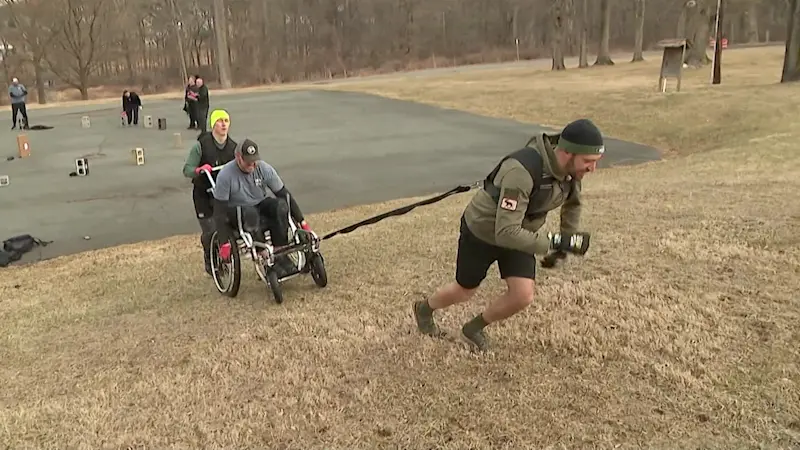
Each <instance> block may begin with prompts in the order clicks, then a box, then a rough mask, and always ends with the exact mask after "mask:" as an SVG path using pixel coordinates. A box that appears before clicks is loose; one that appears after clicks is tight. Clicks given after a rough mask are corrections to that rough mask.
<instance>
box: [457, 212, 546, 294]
mask: <svg viewBox="0 0 800 450" xmlns="http://www.w3.org/2000/svg"><path fill="white" fill-rule="evenodd" d="M495 261H497V265H498V267H499V268H500V278H502V279H506V278H508V277H521V278H530V279H532V280H535V279H536V259H535V258H534V256H533V255H530V254H527V253H523V252H521V251H519V250H512V249H509V248H503V247H498V246H496V245H492V244H489V243H488V242H485V241H482V240H480V239H478V238H477V237H475V235H474V234H472V233H471V232H470V231H469V228H467V224H466V222H465V221H464V218H463V217H462V218H461V234H460V236H459V238H458V256H457V257H456V282H457V283H458V284H459V285H460V286H461V287H463V288H465V289H474V288H476V287H478V286H479V285H480V284H481V282H482V281H483V280H484V278H486V272H487V271H488V270H489V267H490V266H491V265H492V264H493V263H494V262H495Z"/></svg>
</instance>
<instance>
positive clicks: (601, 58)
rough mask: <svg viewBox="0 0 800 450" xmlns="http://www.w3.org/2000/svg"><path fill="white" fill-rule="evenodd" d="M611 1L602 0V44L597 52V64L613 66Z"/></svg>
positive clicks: (595, 63)
mask: <svg viewBox="0 0 800 450" xmlns="http://www.w3.org/2000/svg"><path fill="white" fill-rule="evenodd" d="M611 1H612V0H600V45H599V49H598V52H597V59H596V60H595V62H594V65H595V66H613V65H614V61H612V60H611V51H610V50H609V40H610V38H611Z"/></svg>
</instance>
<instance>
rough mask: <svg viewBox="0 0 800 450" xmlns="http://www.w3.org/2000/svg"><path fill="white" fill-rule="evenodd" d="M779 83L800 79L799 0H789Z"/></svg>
mask: <svg viewBox="0 0 800 450" xmlns="http://www.w3.org/2000/svg"><path fill="white" fill-rule="evenodd" d="M787 22H788V24H787V33H786V53H785V54H784V57H783V73H782V75H781V83H788V82H791V81H798V80H800V1H798V0H791V2H790V3H789V15H788V18H787Z"/></svg>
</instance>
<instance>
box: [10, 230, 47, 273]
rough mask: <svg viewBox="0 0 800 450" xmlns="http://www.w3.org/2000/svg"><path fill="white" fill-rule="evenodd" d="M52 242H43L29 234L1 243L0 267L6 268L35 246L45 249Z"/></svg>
mask: <svg viewBox="0 0 800 450" xmlns="http://www.w3.org/2000/svg"><path fill="white" fill-rule="evenodd" d="M51 242H53V241H43V240H41V239H38V238H35V237H33V236H31V235H30V234H21V235H19V236H14V237H11V238H8V239H6V240H5V241H3V248H2V249H0V267H6V266H8V265H9V264H11V263H12V262H14V261H18V260H19V259H20V258H22V255H24V254H25V253H28V252H29V251H31V250H33V249H34V247H36V246H41V247H46V246H47V244H50V243H51Z"/></svg>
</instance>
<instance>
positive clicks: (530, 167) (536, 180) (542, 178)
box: [483, 139, 577, 220]
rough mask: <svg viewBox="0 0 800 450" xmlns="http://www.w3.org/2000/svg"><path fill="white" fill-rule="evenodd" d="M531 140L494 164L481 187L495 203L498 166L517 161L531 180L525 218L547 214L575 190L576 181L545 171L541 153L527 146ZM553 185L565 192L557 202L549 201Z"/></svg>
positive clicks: (497, 195) (533, 218) (529, 218)
mask: <svg viewBox="0 0 800 450" xmlns="http://www.w3.org/2000/svg"><path fill="white" fill-rule="evenodd" d="M532 140H533V139H531V141H532ZM531 141H528V144H526V146H525V147H523V148H521V149H519V150H517V151H515V152H513V153H511V154H509V155H507V156H505V157H504V158H503V159H501V160H500V162H499V163H498V164H497V166H495V168H494V169H493V170H492V171H491V172H489V175H487V176H486V178H485V179H484V180H483V189H484V190H485V191H486V192H487V193H488V194H489V195H490V196H491V197H492V199H493V200H494V201H495V203H496V202H499V201H500V188H499V187H497V186H495V184H494V178H495V176H496V175H497V172H498V171H499V170H500V166H501V165H502V164H503V162H505V161H506V160H507V159H515V160H517V161H519V163H520V164H522V166H523V167H524V168H525V169H526V170H527V171H528V173H529V174H530V176H531V179H532V180H533V189H532V190H531V192H529V193H528V195H529V197H528V198H529V201H528V208H527V209H526V211H525V218H526V219H528V220H537V219H541V218H543V217H545V216H547V213H548V212H550V211H552V210H554V209H556V208H558V207H559V206H561V205H562V204H563V203H564V201H565V200H566V199H567V198H569V196H570V195H572V194H573V193H574V192H576V189H577V186H576V183H577V181H576V180H575V179H574V178H572V177H567V178H568V179H567V180H564V181H560V180H558V179H557V178H555V177H554V176H553V175H552V174H550V173H547V172H545V171H544V161H543V160H542V155H541V154H540V153H539V152H538V151H537V150H536V149H535V148H531V147H528V145H529V144H530V143H531ZM553 185H559V187H560V188H561V191H562V192H564V193H566V195H564V196H562V198H561V199H560V201H558V202H554V201H551V199H550V196H551V195H552V193H553Z"/></svg>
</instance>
